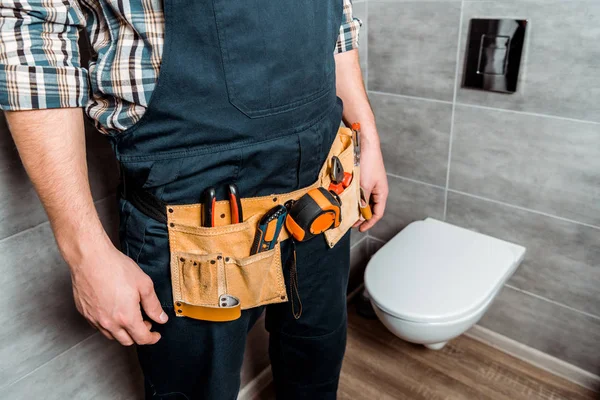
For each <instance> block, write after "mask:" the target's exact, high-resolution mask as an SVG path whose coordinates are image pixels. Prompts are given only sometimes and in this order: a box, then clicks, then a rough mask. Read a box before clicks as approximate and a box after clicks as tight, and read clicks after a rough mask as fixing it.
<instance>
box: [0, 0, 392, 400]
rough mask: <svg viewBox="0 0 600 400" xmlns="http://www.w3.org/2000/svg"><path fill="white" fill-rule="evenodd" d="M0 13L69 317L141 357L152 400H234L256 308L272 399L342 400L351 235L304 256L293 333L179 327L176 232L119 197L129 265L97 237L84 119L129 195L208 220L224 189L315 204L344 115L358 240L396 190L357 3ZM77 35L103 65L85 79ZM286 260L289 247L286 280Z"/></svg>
mask: <svg viewBox="0 0 600 400" xmlns="http://www.w3.org/2000/svg"><path fill="white" fill-rule="evenodd" d="M0 4H1V7H0V16H1V18H2V19H1V20H0V27H1V31H0V89H1V90H0V106H1V107H2V109H3V110H6V115H7V120H8V122H9V126H10V129H11V132H12V135H13V137H14V140H15V143H16V145H17V147H18V149H19V153H20V155H21V158H22V160H23V163H24V165H25V168H26V169H27V172H28V174H29V176H30V177H31V180H32V181H33V184H34V186H35V188H36V190H37V192H38V193H39V196H40V199H41V200H42V202H43V204H44V206H45V208H46V211H47V213H48V215H49V218H50V222H51V224H52V228H53V230H54V233H55V236H56V240H57V243H58V245H59V248H60V251H61V253H62V255H63V257H64V258H65V260H66V261H67V263H68V265H69V266H70V268H71V272H72V280H73V293H74V297H75V303H76V305H77V309H78V310H79V311H80V312H81V313H82V314H83V316H84V317H85V318H86V319H87V320H88V321H89V322H90V323H91V324H92V325H93V326H95V327H96V328H97V329H98V330H99V331H100V332H102V334H103V335H104V336H106V337H107V338H109V339H115V340H117V341H119V342H120V343H121V344H123V345H126V346H128V345H132V344H134V343H135V344H137V345H139V346H138V355H139V359H140V363H141V366H142V369H143V372H144V376H145V386H146V398H148V399H167V398H168V399H234V398H236V396H237V392H238V390H239V371H240V368H241V364H242V355H243V354H242V353H243V349H244V341H245V338H246V333H247V332H248V330H249V329H250V328H251V327H252V325H253V324H254V322H255V321H256V320H257V318H258V317H259V316H260V314H261V313H262V312H263V310H264V308H266V313H267V316H266V318H267V322H266V323H267V329H268V330H269V332H270V350H269V351H270V356H271V362H272V365H273V375H274V378H275V386H276V390H277V395H278V398H282V399H296V398H298V399H300V398H302V399H320V398H323V399H328V398H335V393H336V390H337V384H338V379H339V373H340V368H341V362H342V358H343V353H344V348H345V336H346V308H345V290H346V284H347V274H348V266H349V238H348V235H346V236H345V237H344V238H343V239H342V240H341V241H340V242H339V243H338V244H337V245H336V246H335V247H334V248H332V249H330V248H329V247H328V246H327V245H326V243H325V241H324V240H323V239H322V237H317V238H314V239H312V240H309V241H306V242H302V243H298V244H297V245H296V246H295V252H296V258H297V259H296V263H297V264H296V265H297V271H298V291H299V293H300V294H301V296H302V303H303V313H302V315H301V316H300V317H299V318H296V317H297V315H296V317H295V316H294V315H293V314H292V312H291V308H290V303H289V302H287V303H280V304H276V305H270V306H267V307H257V308H253V309H249V310H245V311H243V312H242V316H241V317H240V318H239V319H237V320H234V321H230V322H209V321H200V320H195V319H191V318H185V317H176V316H175V312H174V308H173V300H172V293H171V280H170V272H169V243H168V233H167V227H166V224H165V223H164V222H161V221H160V220H159V219H157V218H153V217H152V216H151V215H148V213H147V212H143V211H142V210H140V209H139V208H138V207H136V206H134V205H133V204H132V202H131V201H130V199H129V198H128V197H127V196H125V197H122V198H121V199H120V211H121V240H122V251H123V252H124V253H125V255H123V254H122V253H121V252H120V251H118V250H117V249H116V248H115V247H114V246H113V245H112V244H111V242H110V240H109V239H108V238H107V235H106V233H105V232H104V230H103V228H102V226H101V224H100V221H99V219H98V216H97V214H96V211H95V209H94V205H93V202H92V197H91V194H90V189H89V184H88V178H87V169H86V161H85V146H84V134H83V133H84V131H83V115H82V109H81V108H82V107H84V108H85V111H86V113H87V115H88V116H89V117H90V118H92V119H93V120H94V121H95V123H96V126H97V127H98V128H99V130H100V131H101V132H102V133H104V134H106V135H107V137H108V138H109V139H110V140H111V143H112V145H113V148H114V149H115V153H116V155H117V158H118V159H119V161H120V163H121V166H122V171H123V178H124V180H125V185H126V186H127V187H129V188H132V187H133V188H138V189H141V190H145V191H146V192H148V193H151V194H152V195H153V196H155V197H156V198H158V199H160V200H161V201H164V202H165V203H167V204H192V203H198V202H199V199H200V196H201V194H202V193H203V191H204V190H205V189H206V188H207V187H209V186H215V187H222V186H223V185H224V184H225V183H227V182H232V181H234V182H235V183H236V184H237V186H238V188H239V191H240V194H241V196H243V197H254V196H263V195H268V194H273V193H286V192H291V191H293V190H297V189H299V188H303V187H306V186H309V185H310V184H312V183H313V182H314V181H315V179H316V177H317V174H318V171H319V169H320V167H321V164H322V163H323V162H324V161H325V158H326V155H327V152H328V149H329V146H330V144H331V143H332V140H333V137H334V135H335V132H336V131H337V127H338V126H339V124H340V120H341V119H342V115H343V119H344V121H345V122H346V123H352V122H355V121H359V122H360V123H361V125H362V157H361V168H362V176H361V182H360V183H361V186H362V187H363V188H364V190H365V192H366V193H367V196H370V198H371V201H372V202H373V211H374V217H373V219H371V220H369V221H362V222H359V223H358V224H360V228H359V229H360V230H361V231H366V230H367V229H369V228H370V227H372V226H373V224H375V223H376V222H377V220H379V219H380V218H381V216H382V214H383V211H384V208H385V201H386V197H387V180H386V175H385V170H384V167H383V161H382V156H381V151H380V148H379V139H378V136H377V132H376V128H375V122H374V117H373V114H372V111H371V109H370V106H369V103H368V100H367V96H366V93H365V90H364V86H363V83H362V78H361V72H360V67H359V63H358V54H357V50H356V46H357V36H358V30H359V25H360V23H359V21H358V20H356V19H354V18H353V17H352V8H351V4H350V0H344V1H343V0H305V1H297V0H277V1H270V0H259V1H255V2H247V1H239V0H235V1H234V0H164V1H162V2H161V1H160V0H118V1H117V0H101V1H94V0H44V1H39V0H28V1H19V2H17V1H15V0H0ZM80 28H85V29H86V30H87V32H88V35H89V38H90V42H91V45H92V49H93V56H92V60H91V62H90V65H89V68H88V70H84V69H82V68H81V67H80V64H79V51H78V48H77V38H78V29H80ZM159 76H160V77H159ZM336 95H337V96H336ZM338 97H339V99H338ZM340 99H341V100H340ZM342 101H343V114H342ZM217 195H218V196H219V197H221V198H224V197H222V196H223V195H224V194H223V193H222V192H218V193H217ZM358 224H357V225H358ZM290 257H293V253H292V246H291V243H290V240H286V241H285V242H284V243H283V244H282V263H283V264H284V265H285V264H286V263H287V261H288V260H289V259H290ZM285 273H286V277H285V278H286V283H287V284H288V285H287V290H288V295H289V297H291V294H290V285H289V280H290V277H289V271H286V272H285Z"/></svg>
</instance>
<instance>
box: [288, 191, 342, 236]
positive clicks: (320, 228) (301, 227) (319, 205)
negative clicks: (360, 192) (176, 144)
mask: <svg viewBox="0 0 600 400" xmlns="http://www.w3.org/2000/svg"><path fill="white" fill-rule="evenodd" d="M286 206H287V207H288V215H287V218H286V219H285V227H286V228H287V230H288V232H289V233H290V234H291V235H292V236H293V237H294V239H296V240H297V241H299V242H303V241H306V240H308V239H310V238H313V237H314V236H316V235H318V234H321V233H323V232H325V231H326V230H328V229H331V228H337V227H338V226H340V223H341V221H342V212H341V211H342V210H341V203H340V199H339V197H338V196H337V194H335V193H330V192H328V191H327V190H325V189H324V188H322V187H318V188H315V189H311V190H310V191H309V192H308V193H306V194H305V195H304V196H302V197H300V198H299V199H298V200H297V201H295V202H288V203H286Z"/></svg>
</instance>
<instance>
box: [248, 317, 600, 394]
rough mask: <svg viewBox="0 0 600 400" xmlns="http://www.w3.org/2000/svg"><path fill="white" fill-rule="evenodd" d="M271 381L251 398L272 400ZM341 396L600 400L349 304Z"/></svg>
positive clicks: (497, 355) (482, 350)
mask: <svg viewBox="0 0 600 400" xmlns="http://www.w3.org/2000/svg"><path fill="white" fill-rule="evenodd" d="M274 399H275V394H274V390H273V385H272V384H271V385H269V386H268V387H267V388H266V389H265V390H264V391H263V392H262V393H261V394H260V395H258V396H257V397H255V399H253V400H274ZM338 399H340V400H362V399H365V400H366V399H368V400H403V399H406V400H420V399H423V400H437V399H443V400H474V399H477V400H488V399H489V400H558V399H561V400H562V399H565V400H598V399H600V394H599V393H595V392H593V391H591V390H588V389H586V388H583V387H580V386H578V385H576V384H574V383H572V382H569V381H567V380H565V379H563V378H560V377H557V376H554V375H552V374H550V373H548V372H546V371H544V370H541V369H538V368H536V367H534V366H532V365H530V364H527V363H526V362H524V361H521V360H519V359H517V358H514V357H512V356H510V355H508V354H506V353H503V352H501V351H499V350H497V349H494V348H493V347H490V346H487V345H485V344H483V343H481V342H478V341H477V340H475V339H471V338H469V337H467V336H461V337H459V338H457V339H454V340H453V341H451V342H450V343H448V345H446V347H445V348H444V349H442V350H440V351H433V350H428V349H426V348H425V347H423V346H417V345H413V344H410V343H407V342H405V341H403V340H400V339H398V338H397V337H395V336H394V335H392V334H391V333H390V332H389V331H387V329H385V327H384V326H383V325H382V324H381V323H380V322H379V321H378V320H366V319H363V318H361V317H360V316H358V315H357V314H356V313H355V312H354V308H353V307H352V306H350V309H349V322H348V345H347V349H346V357H345V359H344V365H343V368H342V375H341V378H340V387H339V390H338Z"/></svg>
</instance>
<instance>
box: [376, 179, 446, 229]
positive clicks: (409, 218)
mask: <svg viewBox="0 0 600 400" xmlns="http://www.w3.org/2000/svg"><path fill="white" fill-rule="evenodd" d="M388 181H389V186H390V194H389V197H388V201H387V206H386V210H385V215H384V216H383V218H382V219H381V220H380V221H379V222H378V223H377V225H375V226H374V227H373V228H371V230H370V231H369V232H370V234H371V235H372V236H374V237H376V238H378V239H381V240H389V239H391V238H392V237H393V236H394V235H396V233H398V232H400V231H401V230H402V229H403V228H404V227H405V226H406V225H408V224H409V223H411V222H413V221H416V220H419V219H424V218H426V217H434V218H438V219H441V218H442V216H443V213H444V190H443V189H440V188H436V187H432V186H428V185H424V184H421V183H415V182H411V181H407V180H404V179H399V178H394V177H391V176H390V177H388Z"/></svg>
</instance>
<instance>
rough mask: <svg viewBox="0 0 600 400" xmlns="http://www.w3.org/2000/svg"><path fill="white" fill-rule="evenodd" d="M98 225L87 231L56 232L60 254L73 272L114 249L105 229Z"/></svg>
mask: <svg viewBox="0 0 600 400" xmlns="http://www.w3.org/2000/svg"><path fill="white" fill-rule="evenodd" d="M98 224H99V227H98V226H94V227H88V229H86V230H69V229H65V230H63V231H62V232H61V231H60V230H57V231H56V242H57V243H58V248H59V250H60V253H61V255H62V257H63V258H64V260H65V261H66V262H67V264H68V265H69V267H70V268H71V269H72V270H74V269H77V268H79V266H81V265H86V264H87V263H86V260H88V259H90V257H96V256H98V255H102V254H106V252H107V251H109V250H110V248H114V246H113V244H112V242H111V240H110V238H109V237H108V235H107V234H106V232H105V231H104V228H103V227H102V225H101V224H100V223H98Z"/></svg>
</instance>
